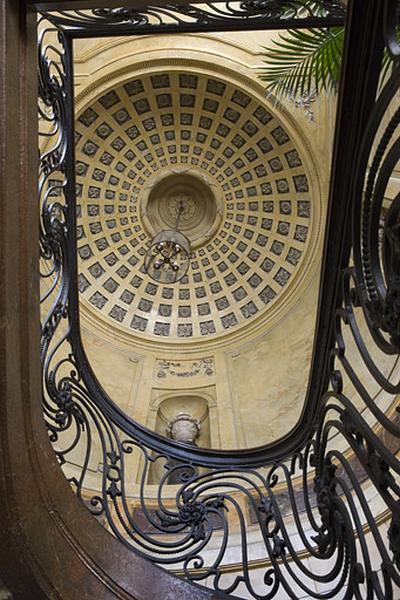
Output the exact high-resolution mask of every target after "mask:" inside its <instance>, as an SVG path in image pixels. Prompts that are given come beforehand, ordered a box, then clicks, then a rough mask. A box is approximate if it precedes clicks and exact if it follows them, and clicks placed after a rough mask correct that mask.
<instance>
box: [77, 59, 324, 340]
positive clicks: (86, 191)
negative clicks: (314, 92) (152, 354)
mask: <svg viewBox="0 0 400 600" xmlns="http://www.w3.org/2000/svg"><path fill="white" fill-rule="evenodd" d="M303 162H304V160H303V157H302V156H301V151H300V149H299V148H296V147H295V144H294V142H293V140H292V139H291V137H290V135H289V134H288V132H287V131H286V130H285V128H284V126H283V125H282V123H281V122H280V121H279V120H278V119H277V118H276V116H273V115H272V114H271V112H270V110H269V109H268V107H267V106H266V105H265V106H264V105H263V104H262V103H260V101H258V100H257V99H256V97H255V96H253V95H252V94H251V93H250V92H249V91H248V90H244V89H243V88H241V87H240V86H238V85H233V84H232V83H231V82H228V81H223V80H220V79H216V78H211V77H209V76H207V75H205V74H201V73H194V72H193V71H190V72H184V71H183V70H182V71H180V72H179V71H168V72H159V73H153V74H151V75H150V74H149V75H145V76H143V77H140V78H136V79H133V80H131V81H129V82H127V83H125V84H124V85H121V86H119V87H117V88H115V89H112V90H110V91H108V92H107V93H106V94H105V95H103V96H101V97H100V98H99V99H98V100H97V101H96V102H94V103H93V104H92V105H91V106H89V107H87V108H86V109H85V110H84V111H83V112H82V113H81V114H80V115H79V116H78V119H77V123H76V171H77V188H78V201H79V202H80V204H79V207H78V252H79V289H80V292H81V300H82V302H83V304H84V305H85V306H86V307H90V309H92V310H94V311H95V312H96V313H97V314H98V315H99V316H102V317H104V318H105V319H106V320H107V321H108V322H109V323H113V324H114V325H117V326H118V327H122V328H124V329H125V330H126V331H129V332H131V333H132V334H140V335H143V336H145V337H150V338H153V339H161V338H164V339H165V338H174V339H176V340H178V339H180V340H182V341H184V340H193V339H195V338H196V339H209V338H210V337H213V336H217V335H221V334H223V333H226V332H231V331H232V330H234V329H238V328H239V327H240V326H242V325H243V324H245V323H248V322H249V321H251V320H254V319H256V318H259V317H260V316H261V315H264V314H265V312H266V311H269V310H270V308H271V307H272V306H274V305H275V304H276V303H277V302H279V301H280V300H281V298H282V296H283V295H284V294H285V290H287V289H288V288H289V287H290V286H291V285H293V280H294V279H295V277H296V276H297V274H298V272H299V270H300V269H301V267H302V263H303V262H304V256H305V250H306V248H307V246H308V244H309V239H310V237H311V227H312V218H311V217H312V210H314V207H313V206H312V202H311V198H310V191H309V183H308V180H307V176H306V173H305V168H304V166H303ZM182 198H183V199H184V200H185V207H186V208H185V213H184V214H183V215H182V219H181V221H180V229H181V230H182V231H183V232H184V233H186V235H187V236H188V237H189V238H190V239H191V241H192V248H193V255H192V259H191V264H190V268H189V271H188V274H187V276H185V277H184V279H183V280H181V282H179V283H177V284H174V285H167V284H165V285H164V284H159V283H157V282H155V281H153V280H151V279H150V278H149V277H148V276H147V275H146V274H145V272H144V269H143V258H144V255H145V253H146V250H147V248H148V245H149V242H150V240H151V238H152V236H153V235H154V234H155V233H156V232H157V230H158V228H162V227H164V228H169V227H170V226H172V225H173V222H174V219H175V215H176V211H177V204H178V202H179V201H180V200H181V199H182Z"/></svg>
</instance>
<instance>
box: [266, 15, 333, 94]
mask: <svg viewBox="0 0 400 600" xmlns="http://www.w3.org/2000/svg"><path fill="white" fill-rule="evenodd" d="M343 40H344V28H343V27H332V28H330V29H316V28H314V29H303V30H300V29H299V30H288V31H287V32H285V34H281V35H280V36H279V38H278V39H277V40H275V41H274V42H273V46H272V47H271V48H264V52H263V56H264V58H265V60H264V64H265V67H264V68H263V69H262V70H261V72H260V79H261V80H263V81H266V82H267V83H268V85H267V89H268V90H269V91H270V92H273V93H275V95H277V96H292V97H295V98H296V97H300V98H301V97H304V96H312V95H313V94H319V93H320V92H321V91H322V90H324V91H327V92H329V91H332V92H334V93H335V92H336V91H337V88H338V85H339V78H340V65H341V59H342V53H343Z"/></svg>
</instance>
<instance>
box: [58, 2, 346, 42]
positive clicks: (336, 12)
mask: <svg viewBox="0 0 400 600" xmlns="http://www.w3.org/2000/svg"><path fill="white" fill-rule="evenodd" d="M47 17H48V18H49V19H50V20H51V21H52V22H53V23H54V24H55V25H56V26H60V27H67V28H73V29H74V30H76V32H77V34H78V32H79V35H82V34H84V35H86V34H89V35H96V34H98V33H99V31H103V30H104V31H108V32H109V33H110V34H111V33H113V34H115V33H116V32H118V30H119V29H120V30H121V31H122V30H123V31H125V30H126V31H128V32H130V33H133V34H136V33H150V32H153V33H155V32H157V30H158V31H163V32H167V31H168V32H174V31H178V32H184V31H199V30H204V29H207V30H212V29H214V30H220V31H221V30H224V28H225V29H231V28H234V29H242V28H243V27H252V28H264V27H267V28H272V27H285V28H288V27H299V26H300V27H317V26H334V25H341V24H343V22H344V18H345V8H344V5H343V4H342V2H340V1H339V0H306V1H304V0H284V1H282V0H242V1H237V0H234V1H224V2H221V1H217V2H205V3H201V4H199V3H195V2H193V3H191V4H184V5H181V6H180V5H175V4H173V3H165V4H164V5H162V6H151V5H150V6H146V7H143V8H131V7H126V8H125V7H121V8H97V9H92V10H90V11H80V10H76V11H69V12H67V11H59V12H55V13H47Z"/></svg>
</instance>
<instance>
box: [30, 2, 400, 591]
mask: <svg viewBox="0 0 400 600" xmlns="http://www.w3.org/2000/svg"><path fill="white" fill-rule="evenodd" d="M368 10H370V11H371V10H372V9H371V8H370V7H369V9H368ZM374 10H375V13H374V11H373V12H372V14H371V15H370V16H369V20H368V21H366V22H368V23H369V26H370V31H368V30H367V31H364V35H366V36H367V39H368V35H369V34H371V48H370V49H369V51H370V52H371V50H372V51H373V52H375V54H377V53H378V54H380V56H375V57H374V58H371V59H370V62H369V63H368V64H366V67H368V66H370V65H371V64H374V61H375V63H376V64H377V65H379V63H380V60H381V58H382V53H383V48H384V44H386V48H387V51H388V52H389V53H390V55H391V57H392V60H393V72H392V74H391V75H390V77H389V78H388V80H387V82H386V84H385V86H384V87H383V89H382V90H381V92H380V93H379V94H378V95H377V92H376V89H377V85H378V75H379V74H378V73H372V76H371V78H370V80H368V81H367V82H366V84H368V85H367V87H368V90H367V91H364V92H363V93H359V95H358V96H357V94H355V98H354V99H353V98H345V97H344V98H343V94H345V93H346V90H347V89H348V88H346V82H343V81H342V101H341V104H340V107H341V109H342V110H343V106H344V103H345V102H348V103H351V102H352V101H354V102H356V98H360V97H363V98H364V105H363V106H362V107H361V106H360V107H358V106H355V107H353V114H354V112H356V111H357V110H360V112H364V120H365V121H364V123H362V122H360V123H359V127H361V128H362V129H364V135H363V139H362V142H361V143H360V141H358V143H357V144H358V145H357V146H356V147H357V154H356V156H354V157H353V159H354V165H353V166H352V169H350V170H349V171H348V172H349V173H351V174H352V176H353V177H352V181H350V182H349V183H348V186H349V187H348V190H351V194H350V195H348V196H346V197H340V198H337V197H336V198H335V197H334V193H333V192H334V191H335V189H336V188H335V186H334V185H333V184H332V188H331V189H332V190H333V192H332V194H331V209H330V228H331V230H332V227H334V218H335V206H336V205H341V210H342V219H343V223H344V224H345V225H346V227H345V228H344V233H343V235H342V238H341V242H340V247H339V246H338V247H337V248H335V247H334V246H333V244H334V241H335V236H332V235H331V236H330V235H329V229H328V234H327V242H326V248H325V271H324V273H325V278H324V277H323V278H322V281H323V285H324V282H326V281H327V278H328V277H330V281H331V282H332V281H333V282H334V285H332V286H331V288H332V289H331V292H330V293H331V296H330V297H331V301H332V302H335V303H336V309H335V311H334V312H333V313H332V314H328V315H326V314H324V308H325V311H326V304H325V307H324V303H323V302H321V306H320V315H319V329H318V330H317V334H316V339H317V340H321V339H322V337H321V336H322V334H324V340H325V341H324V348H323V347H322V345H318V344H317V345H316V348H315V351H314V360H313V364H312V366H311V380H313V381H314V384H313V385H310V387H309V392H308V398H307V399H306V404H305V405H306V407H308V410H306V411H305V413H304V415H303V417H302V421H301V422H300V424H299V426H298V427H297V429H296V431H295V432H294V433H293V435H292V436H291V438H290V439H288V440H286V441H285V442H284V443H282V442H280V443H278V444H275V445H270V446H266V447H264V448H258V449H255V450H246V451H235V452H230V451H229V452H228V451H213V450H207V449H201V448H196V447H189V446H185V445H184V444H179V443H177V442H173V441H172V440H167V439H166V438H163V437H160V436H158V435H157V434H155V433H153V432H150V431H148V430H147V429H145V428H144V427H142V426H140V425H139V424H137V423H136V422H134V421H132V420H131V419H130V418H128V417H127V416H126V415H125V414H124V413H123V412H122V411H121V410H120V409H119V408H118V406H116V405H115V404H114V403H113V401H112V399H110V398H109V397H108V396H107V394H106V393H105V392H104V390H103V389H102V388H101V386H100V384H99V383H98V381H97V379H96V377H95V375H94V373H93V372H92V369H91V367H90V364H89V363H88V360H87V358H86V355H85V352H84V349H83V346H82V341H81V336H80V325H79V300H78V291H77V272H76V271H77V259H76V233H75V231H76V204H75V174H74V112H73V101H72V98H73V62H72V52H71V40H72V39H73V37H76V36H84V37H91V36H94V35H96V36H102V35H115V34H118V35H121V34H139V33H149V32H152V31H173V32H179V31H200V30H201V31H207V30H210V29H214V30H215V29H219V30H227V29H233V28H237V29H242V28H247V29H252V28H277V27H282V26H283V25H284V26H285V27H303V26H311V25H322V26H324V25H325V26H330V25H333V24H338V23H341V22H343V17H344V10H343V8H342V6H341V4H340V3H338V2H328V1H327V0H324V1H322V0H320V1H318V2H314V1H313V2H303V1H300V0H299V1H297V0H288V1H287V2H278V1H265V2H263V1H260V2H256V1H254V2H253V1H251V2H225V3H219V2H216V3H212V4H210V3H209V4H206V5H200V6H196V3H194V4H192V5H184V6H183V7H182V6H172V5H165V6H164V7H163V8H156V7H148V8H146V9H144V10H140V11H138V10H133V9H131V8H127V9H122V8H121V9H110V10H108V9H99V10H92V11H79V10H76V11H69V12H66V11H59V12H58V13H56V12H54V13H48V14H45V15H43V16H42V18H41V20H40V22H39V31H40V39H39V95H40V100H39V117H40V123H41V129H42V134H43V136H45V138H46V143H44V144H43V148H44V150H43V152H42V156H41V160H40V199H41V230H40V245H41V269H42V275H43V278H44V282H45V285H44V286H43V289H44V295H43V299H42V300H43V306H44V307H45V308H47V316H45V318H44V319H43V325H42V348H41V350H42V362H43V390H44V394H43V407H44V417H45V420H46V423H47V426H48V431H49V435H50V440H51V441H52V443H53V445H54V448H55V451H56V454H57V457H58V459H59V462H60V464H61V465H63V466H68V469H66V473H67V477H68V478H69V481H70V483H71V485H72V486H73V488H74V489H75V491H76V494H77V496H78V497H79V498H81V500H82V501H83V502H84V503H85V504H86V506H87V508H88V509H89V510H90V511H91V512H92V514H93V515H94V516H95V517H97V518H98V519H99V520H100V521H101V522H102V523H103V525H104V526H105V527H107V528H108V529H109V530H110V531H111V532H112V533H113V534H114V536H116V537H117V538H118V539H120V540H121V542H122V543H123V544H125V545H126V546H128V547H129V548H131V549H132V550H133V551H134V552H136V553H138V554H140V555H141V556H143V557H145V558H147V559H149V560H151V561H154V562H156V563H158V564H160V565H163V566H165V567H166V568H172V569H174V570H176V571H178V572H180V573H181V574H182V575H183V576H184V577H186V578H187V579H189V580H190V581H193V582H198V583H203V584H205V583H206V584H207V586H208V587H212V588H213V589H215V590H217V591H219V592H221V593H222V594H226V595H232V596H235V597H243V596H245V597H249V596H250V597H254V598H259V599H261V598H263V599H267V598H274V597H275V598H282V597H284V594H286V596H287V597H289V598H298V597H299V596H301V597H303V596H304V595H308V596H309V597H313V598H341V597H343V598H346V599H349V598H353V597H355V598H380V599H390V598H396V597H397V596H396V590H397V589H400V573H399V568H400V488H399V473H400V462H399V460H398V458H397V456H396V454H397V452H398V450H399V445H398V440H399V437H400V423H399V420H398V418H397V416H398V411H397V394H398V393H399V392H400V383H399V373H400V369H399V362H398V357H399V351H400V325H399V323H400V262H399V253H400V220H399V212H400V194H397V196H396V197H395V198H394V199H393V200H389V199H388V198H387V197H386V189H387V186H388V183H389V180H390V178H391V177H392V175H393V172H394V170H395V168H396V165H397V163H398V161H399V159H400V140H399V135H398V133H399V123H400V110H399V108H398V95H397V94H398V89H399V84H400V65H399V64H398V61H399V56H400V47H399V45H398V43H397V35H396V28H397V24H398V23H397V17H398V12H397V2H395V1H394V0H388V1H387V2H385V3H383V2H379V3H377V6H376V8H375V9H374ZM353 21H354V16H353ZM363 26H365V27H366V25H365V23H364V25H363ZM360 27H361V25H360ZM351 35H353V37H354V35H355V33H354V23H353V31H351V30H350V32H349V34H348V36H351ZM353 43H354V40H353ZM350 50H351V40H350V41H348V46H347V53H349V52H350ZM365 52H366V50H365ZM345 60H346V57H345ZM347 60H348V61H349V62H350V63H351V60H352V57H350V58H349V56H347ZM358 66H359V65H356V66H355V67H354V68H357V67H358ZM350 77H351V69H349V70H348V71H347V78H348V79H349V78H350ZM344 79H346V72H345V73H344ZM373 82H375V83H374V85H372V83H373ZM371 87H372V88H373V89H371ZM367 96H368V97H369V98H370V100H369V102H368V98H366V97H367ZM371 99H372V100H371ZM338 128H340V123H339V124H338ZM356 142H357V140H356ZM356 142H355V143H356ZM338 144H339V145H340V135H338V136H337V145H338ZM340 150H341V148H340V147H339V148H337V152H340ZM334 173H335V171H334ZM336 175H337V173H336ZM348 179H349V177H348ZM343 206H345V209H346V210H345V211H343ZM332 240H334V241H333V242H332ZM337 242H338V238H337V237H336V243H337ZM335 253H337V254H338V255H340V257H341V261H340V260H338V259H337V258H336V263H335V261H333V262H332V261H331V262H329V261H330V258H329V256H330V255H334V254H335ZM328 262H329V264H328ZM340 262H341V269H340V270H337V269H336V270H334V271H333V272H330V273H329V268H330V267H331V266H332V264H337V265H339V263H340ZM339 266H340V265H339ZM322 292H323V290H322ZM327 323H329V324H330V325H331V326H330V328H327ZM321 354H324V356H325V355H326V356H327V357H328V360H325V359H324V360H321ZM315 382H317V383H315ZM78 447H79V451H80V456H83V460H82V461H81V462H80V463H79V465H76V466H75V467H74V468H73V467H72V465H71V463H72V462H73V460H74V458H73V457H74V456H75V452H76V449H77V448H78ZM99 452H100V456H101V460H102V463H103V470H102V473H101V474H100V475H99V479H98V480H96V481H95V482H94V479H93V473H92V471H91V466H90V464H91V457H92V455H93V454H96V455H98V453H99ZM67 461H68V464H67ZM157 465H161V468H160V469H157ZM154 469H156V470H157V472H158V473H159V474H160V475H159V476H160V481H159V484H158V485H157V486H156V492H155V493H154V494H153V497H152V498H150V499H149V491H148V488H147V482H148V476H149V472H150V470H153V471H154ZM171 480H173V481H175V482H176V481H177V482H178V483H177V484H175V485H171V483H170V482H171ZM95 488H97V489H95ZM91 490H92V491H91ZM371 490H375V495H376V497H375V500H374V503H373V505H372V504H371ZM171 492H173V493H171ZM379 515H381V516H382V515H383V517H382V518H383V519H386V518H387V519H389V523H390V527H389V530H388V536H386V535H385V533H384V528H382V527H380V521H379V518H378V516H379ZM231 551H232V552H233V555H234V556H235V560H234V561H233V564H231V563H232V560H231V559H229V553H230V552H231ZM376 556H378V557H379V561H378V563H379V564H378V565H377V564H376V560H375V557H376ZM305 559H306V560H305ZM374 561H375V562H374ZM228 567H229V568H228ZM260 573H261V574H262V575H261V577H260Z"/></svg>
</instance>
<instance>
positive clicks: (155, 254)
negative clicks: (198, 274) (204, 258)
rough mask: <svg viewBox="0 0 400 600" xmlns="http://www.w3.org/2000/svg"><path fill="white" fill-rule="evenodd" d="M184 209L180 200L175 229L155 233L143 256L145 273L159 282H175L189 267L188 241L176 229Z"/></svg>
mask: <svg viewBox="0 0 400 600" xmlns="http://www.w3.org/2000/svg"><path fill="white" fill-rule="evenodd" d="M184 211H185V204H184V202H180V203H179V205H178V211H177V219H176V225H175V229H165V230H163V231H160V232H159V233H157V235H155V236H154V238H153V239H152V240H151V243H150V246H149V249H148V250H147V252H146V255H145V257H144V269H145V271H146V273H147V274H148V275H149V276H150V277H151V278H152V279H154V280H155V281H158V282H160V283H176V282H177V281H180V280H181V279H182V277H184V276H185V275H186V273H187V271H188V269H189V261H190V254H191V250H190V242H189V240H188V238H187V237H186V236H185V235H183V233H181V232H180V231H178V226H179V220H180V218H181V215H182V213H183V212H184Z"/></svg>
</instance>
